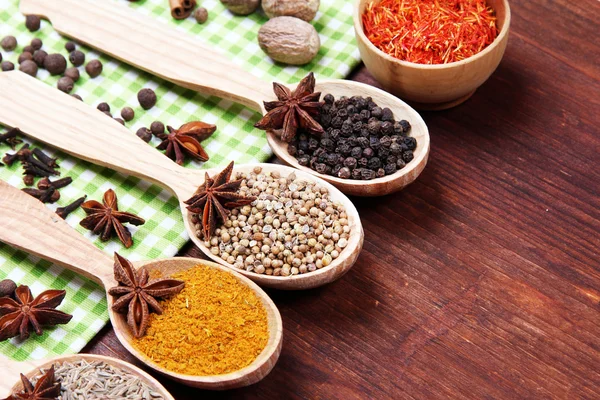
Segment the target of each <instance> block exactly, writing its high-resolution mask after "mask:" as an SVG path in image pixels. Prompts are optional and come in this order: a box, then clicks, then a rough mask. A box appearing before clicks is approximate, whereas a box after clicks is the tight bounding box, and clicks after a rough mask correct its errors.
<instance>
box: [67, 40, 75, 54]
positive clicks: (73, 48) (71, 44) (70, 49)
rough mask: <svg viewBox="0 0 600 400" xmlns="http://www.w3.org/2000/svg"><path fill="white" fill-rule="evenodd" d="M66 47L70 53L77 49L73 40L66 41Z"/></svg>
mask: <svg viewBox="0 0 600 400" xmlns="http://www.w3.org/2000/svg"><path fill="white" fill-rule="evenodd" d="M65 49H66V50H67V51H68V52H69V53H70V52H72V51H75V43H73V42H67V43H65Z"/></svg>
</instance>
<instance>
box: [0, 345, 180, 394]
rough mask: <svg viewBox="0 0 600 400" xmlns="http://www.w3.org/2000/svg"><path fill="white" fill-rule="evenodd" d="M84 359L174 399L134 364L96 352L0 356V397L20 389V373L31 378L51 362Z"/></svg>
mask: <svg viewBox="0 0 600 400" xmlns="http://www.w3.org/2000/svg"><path fill="white" fill-rule="evenodd" d="M81 360H85V361H87V362H90V363H91V362H95V361H102V362H104V363H106V364H109V365H112V366H114V367H116V368H119V369H121V370H123V371H126V372H129V373H130V374H131V375H133V376H135V377H137V378H139V379H140V380H141V381H142V382H144V383H146V384H147V385H148V386H150V387H151V388H152V389H154V391H155V392H158V393H160V394H161V395H162V396H163V398H164V399H165V400H174V397H173V396H171V394H170V393H169V392H168V391H167V389H165V388H164V387H163V386H162V385H161V384H160V383H159V382H158V381H157V380H156V379H154V378H153V377H152V376H151V375H149V374H148V373H146V372H144V371H142V370H141V369H139V368H138V367H136V366H135V365H132V364H130V363H128V362H125V361H123V360H118V359H116V358H113V357H105V356H99V355H96V354H73V355H68V356H60V357H55V358H52V359H50V360H33V361H23V362H17V361H14V360H10V359H6V358H3V357H0V363H1V364H2V379H1V380H0V397H2V398H4V397H5V396H8V395H9V394H11V393H12V392H14V391H20V390H21V389H22V385H21V379H20V374H21V373H22V374H23V375H25V376H26V377H27V378H29V379H31V378H33V377H34V376H37V375H39V374H40V369H47V368H50V367H51V366H52V364H58V363H64V362H77V361H81Z"/></svg>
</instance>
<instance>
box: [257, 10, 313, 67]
mask: <svg viewBox="0 0 600 400" xmlns="http://www.w3.org/2000/svg"><path fill="white" fill-rule="evenodd" d="M258 44H259V45H260V48H261V49H263V51H264V52H265V53H267V55H268V56H269V57H271V58H272V59H273V60H275V61H279V62H282V63H285V64H292V65H303V64H307V63H309V62H310V61H311V60H312V59H313V58H315V56H316V55H317V53H318V52H319V48H320V47H321V40H320V39H319V34H318V33H317V30H316V29H315V28H314V27H313V26H312V25H311V24H309V23H308V22H306V21H303V20H301V19H298V18H294V17H275V18H273V19H270V20H269V21H267V23H266V24H264V25H263V26H262V27H261V28H260V30H259V31H258Z"/></svg>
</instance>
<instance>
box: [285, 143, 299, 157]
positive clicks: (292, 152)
mask: <svg viewBox="0 0 600 400" xmlns="http://www.w3.org/2000/svg"><path fill="white" fill-rule="evenodd" d="M287 151H288V153H289V154H290V155H291V156H295V155H296V154H298V147H296V144H295V143H290V144H288V147H287Z"/></svg>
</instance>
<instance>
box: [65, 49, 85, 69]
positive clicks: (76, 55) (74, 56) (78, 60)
mask: <svg viewBox="0 0 600 400" xmlns="http://www.w3.org/2000/svg"><path fill="white" fill-rule="evenodd" d="M69 61H71V64H73V65H74V66H76V67H79V66H81V65H83V63H84V62H85V54H83V53H82V52H81V51H79V50H75V51H72V52H71V54H69Z"/></svg>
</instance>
